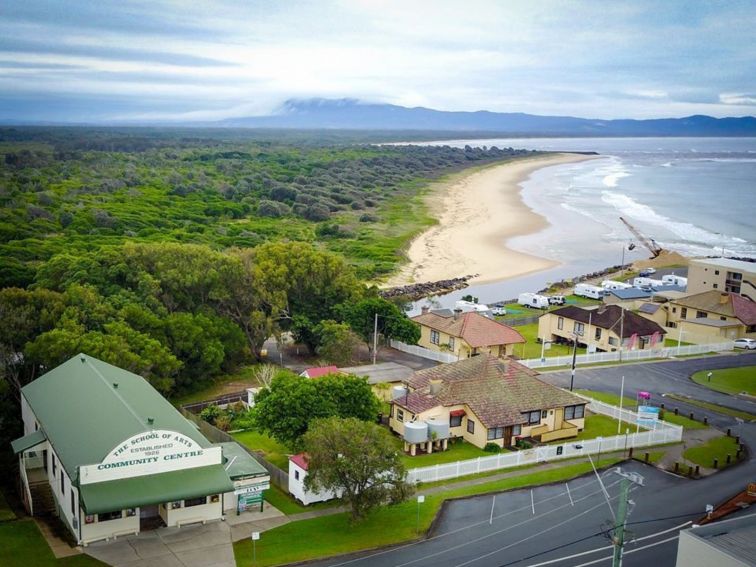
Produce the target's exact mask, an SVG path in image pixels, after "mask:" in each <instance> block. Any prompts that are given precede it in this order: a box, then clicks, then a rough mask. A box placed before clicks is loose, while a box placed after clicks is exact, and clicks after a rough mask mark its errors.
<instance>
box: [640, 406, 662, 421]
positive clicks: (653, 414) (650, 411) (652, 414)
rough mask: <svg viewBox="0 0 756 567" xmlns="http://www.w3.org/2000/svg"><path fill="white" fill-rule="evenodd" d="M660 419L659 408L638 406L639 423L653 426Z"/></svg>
mask: <svg viewBox="0 0 756 567" xmlns="http://www.w3.org/2000/svg"><path fill="white" fill-rule="evenodd" d="M657 421H659V408H657V407H654V406H638V424H639V425H648V426H653V425H655V424H656V422H657Z"/></svg>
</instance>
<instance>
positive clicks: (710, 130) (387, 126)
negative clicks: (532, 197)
mask: <svg viewBox="0 0 756 567" xmlns="http://www.w3.org/2000/svg"><path fill="white" fill-rule="evenodd" d="M204 125H209V124H207V123H205V124H204ZM215 125H217V126H225V127H237V128H239V127H240V128H292V129H352V130H414V131H419V130H437V131H445V132H481V133H482V132H495V133H497V134H508V135H523V136H756V117H753V116H744V117H740V118H713V117H711V116H702V115H697V116H687V117H685V118H659V119H652V120H626V119H620V120H598V119H589V118H574V117H571V116H536V115H533V114H523V113H521V112H514V113H508V112H489V111H486V110H481V111H477V112H446V111H442V110H433V109H430V108H422V107H416V108H406V107H403V106H396V105H393V104H371V103H363V102H360V101H357V100H354V99H337V100H331V99H306V100H296V99H295V100H288V101H286V102H285V103H284V105H283V106H282V108H281V110H280V111H279V112H278V113H276V114H274V115H271V116H255V117H248V118H229V119H226V120H222V121H220V122H216V123H215Z"/></svg>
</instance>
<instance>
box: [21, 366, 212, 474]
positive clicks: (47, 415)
mask: <svg viewBox="0 0 756 567" xmlns="http://www.w3.org/2000/svg"><path fill="white" fill-rule="evenodd" d="M116 384H117V386H116ZM21 393H22V395H23V396H24V397H25V398H26V401H27V402H28V403H29V406H31V408H32V410H33V411H34V414H35V415H36V417H37V421H38V422H39V424H40V429H42V430H44V432H45V434H46V435H47V439H48V440H49V441H50V443H51V444H52V446H53V448H54V449H55V452H56V453H57V454H58V456H59V457H60V460H61V463H62V464H63V468H64V469H65V470H66V472H67V473H68V475H69V477H70V478H72V479H76V478H77V476H78V475H77V470H76V469H77V467H78V466H80V465H90V464H94V463H99V462H101V461H102V460H103V459H104V458H105V456H106V455H107V454H108V452H110V451H111V450H112V449H113V448H114V447H115V446H116V445H118V444H119V443H120V442H122V441H124V440H125V439H128V438H129V437H132V436H133V435H136V434H138V433H143V432H146V431H150V430H153V429H167V430H171V431H176V432H178V433H182V434H183V435H186V436H187V437H190V438H191V439H193V440H194V441H196V442H197V444H198V445H199V446H200V447H202V448H207V447H210V442H209V441H208V440H207V439H206V438H205V437H204V436H203V435H202V434H201V433H200V432H199V431H197V429H196V428H195V427H193V426H192V425H191V424H190V423H189V421H188V420H187V419H186V418H185V417H184V416H182V415H181V414H180V413H179V412H178V411H177V410H176V409H175V408H174V407H173V406H172V405H171V404H170V403H168V401H167V400H166V399H165V398H163V396H161V395H160V394H159V393H158V391H157V390H155V389H154V388H153V387H152V386H151V385H150V384H149V383H148V382H147V381H146V380H145V379H144V378H142V377H141V376H137V375H136V374H133V373H131V372H129V371H127V370H123V369H122V368H118V367H116V366H113V365H111V364H108V363H106V362H103V361H101V360H97V359H96V358H93V357H91V356H87V355H84V354H79V355H77V356H75V357H74V358H72V359H71V360H69V361H67V362H64V363H63V364H61V365H60V366H58V367H56V368H54V369H52V370H50V371H49V372H47V373H46V374H44V375H42V376H40V377H39V378H37V379H36V380H34V382H32V383H31V384H28V385H27V386H24V388H23V389H22V390H21ZM148 418H153V420H154V421H153V422H152V423H151V424H148V423H147V419H148Z"/></svg>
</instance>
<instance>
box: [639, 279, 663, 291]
mask: <svg viewBox="0 0 756 567" xmlns="http://www.w3.org/2000/svg"><path fill="white" fill-rule="evenodd" d="M662 285H665V284H664V282H663V281H662V280H655V279H653V278H633V287H637V288H638V289H644V288H646V289H648V288H654V287H659V286H662Z"/></svg>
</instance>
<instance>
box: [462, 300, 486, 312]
mask: <svg viewBox="0 0 756 567" xmlns="http://www.w3.org/2000/svg"><path fill="white" fill-rule="evenodd" d="M454 308H455V309H461V310H462V313H469V312H470V311H475V312H476V313H482V312H486V311H490V308H489V307H488V305H484V304H483V303H473V302H472V301H465V300H464V299H460V300H459V301H457V302H456V303H455V304H454Z"/></svg>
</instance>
